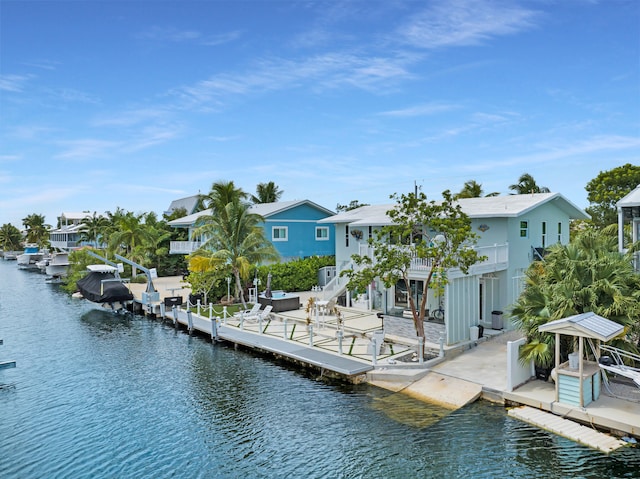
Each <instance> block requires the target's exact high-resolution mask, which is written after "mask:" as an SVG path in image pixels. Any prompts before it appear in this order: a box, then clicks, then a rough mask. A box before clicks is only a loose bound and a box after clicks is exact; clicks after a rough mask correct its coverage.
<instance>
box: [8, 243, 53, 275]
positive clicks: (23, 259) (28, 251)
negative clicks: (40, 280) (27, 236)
mask: <svg viewBox="0 0 640 479" xmlns="http://www.w3.org/2000/svg"><path fill="white" fill-rule="evenodd" d="M46 255H47V251H41V250H40V247H39V246H38V245H37V244H35V243H27V244H25V245H24V251H23V253H22V254H19V255H18V256H17V257H16V260H17V261H18V268H23V269H38V266H37V265H36V263H38V261H41V260H42V259H43V258H44V257H45V256H46Z"/></svg>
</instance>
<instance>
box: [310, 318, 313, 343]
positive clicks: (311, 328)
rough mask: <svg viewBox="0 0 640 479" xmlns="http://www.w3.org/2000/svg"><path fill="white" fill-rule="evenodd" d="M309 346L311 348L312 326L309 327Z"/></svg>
mask: <svg viewBox="0 0 640 479" xmlns="http://www.w3.org/2000/svg"><path fill="white" fill-rule="evenodd" d="M309 346H311V347H313V325H312V324H310V325H309Z"/></svg>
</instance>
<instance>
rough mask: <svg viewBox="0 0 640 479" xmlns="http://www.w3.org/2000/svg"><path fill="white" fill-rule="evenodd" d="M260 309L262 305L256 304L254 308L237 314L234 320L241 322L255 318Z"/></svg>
mask: <svg viewBox="0 0 640 479" xmlns="http://www.w3.org/2000/svg"><path fill="white" fill-rule="evenodd" d="M260 308H262V305H261V304H260V303H256V304H254V305H253V307H252V308H251V309H245V310H243V311H238V312H237V313H235V314H234V315H233V317H234V318H238V319H240V320H243V319H246V318H247V317H249V316H255V315H256V314H258V311H260Z"/></svg>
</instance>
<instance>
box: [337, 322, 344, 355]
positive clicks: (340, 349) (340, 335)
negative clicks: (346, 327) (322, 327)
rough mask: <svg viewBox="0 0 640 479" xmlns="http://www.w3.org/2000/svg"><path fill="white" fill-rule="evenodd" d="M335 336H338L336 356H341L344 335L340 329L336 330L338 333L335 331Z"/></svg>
mask: <svg viewBox="0 0 640 479" xmlns="http://www.w3.org/2000/svg"><path fill="white" fill-rule="evenodd" d="M336 335H337V336H338V354H339V355H340V356H342V337H343V336H344V333H343V332H342V330H341V329H338V331H336Z"/></svg>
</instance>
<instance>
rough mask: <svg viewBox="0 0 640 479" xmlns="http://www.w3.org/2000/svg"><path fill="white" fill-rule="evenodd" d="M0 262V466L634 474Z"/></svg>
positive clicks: (346, 473)
mask: <svg viewBox="0 0 640 479" xmlns="http://www.w3.org/2000/svg"><path fill="white" fill-rule="evenodd" d="M44 279H45V278H44V276H43V275H40V274H37V273H34V272H28V271H22V270H19V269H18V268H17V266H16V264H15V262H8V261H0V338H2V339H4V346H0V359H2V360H8V359H15V360H16V361H17V363H18V367H17V368H16V369H10V370H5V371H0V383H2V384H3V387H2V388H0V476H1V477H3V478H6V479H12V478H74V479H76V478H165V477H177V478H183V477H184V478H197V477H203V478H236V477H241V478H246V479H249V478H431V477H434V478H458V477H464V478H478V477H483V478H485V477H486V478H494V477H503V478H507V477H518V478H520V477H522V478H525V477H526V478H532V477H549V478H550V477H562V478H577V477H585V478H613V477H640V449H630V448H626V449H624V450H622V451H618V452H616V453H614V454H611V455H610V456H606V455H603V454H601V453H598V452H595V451H592V450H590V449H588V448H585V447H582V446H579V445H576V444H575V443H573V442H571V441H568V440H565V439H562V438H559V437H557V436H554V435H552V434H547V433H545V432H543V431H540V430H538V429H536V428H532V427H529V426H527V425H525V424H523V423H521V422H519V421H516V420H513V419H510V418H509V417H508V416H507V415H506V413H505V410H504V408H502V407H499V406H493V405H490V404H487V403H484V402H478V403H476V404H473V405H471V406H470V407H467V408H464V409H462V410H460V411H456V412H453V413H448V412H446V411H443V410H441V409H438V408H433V407H429V406H428V405H426V404H423V403H420V402H417V401H414V400H412V399H409V398H407V397H405V396H403V395H401V394H392V393H389V392H387V391H383V390H380V389H377V388H373V387H370V386H367V385H360V386H351V385H344V384H336V383H326V382H323V381H321V380H318V379H317V378H316V377H314V376H310V375H308V374H304V373H301V372H299V371H297V370H296V369H294V368H292V367H290V366H289V365H287V364H281V363H276V362H274V361H272V360H270V359H268V358H261V357H256V356H254V355H252V354H250V353H248V352H246V351H236V350H234V349H233V348H232V347H228V346H225V345H220V344H217V345H212V344H211V343H210V342H208V341H207V340H206V339H205V338H201V337H190V336H189V335H187V334H186V333H185V332H184V331H181V330H178V331H177V330H175V329H174V328H173V326H171V325H170V324H169V323H166V324H163V323H162V322H160V321H155V320H152V319H148V318H144V317H139V316H125V317H123V316H115V315H112V314H111V313H108V312H105V311H102V310H98V309H96V307H95V305H92V304H90V303H87V302H84V301H78V300H74V299H71V298H70V297H68V296H67V295H66V294H64V293H62V292H61V291H59V290H58V288H57V287H56V286H54V285H50V284H46V283H45V281H44Z"/></svg>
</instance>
